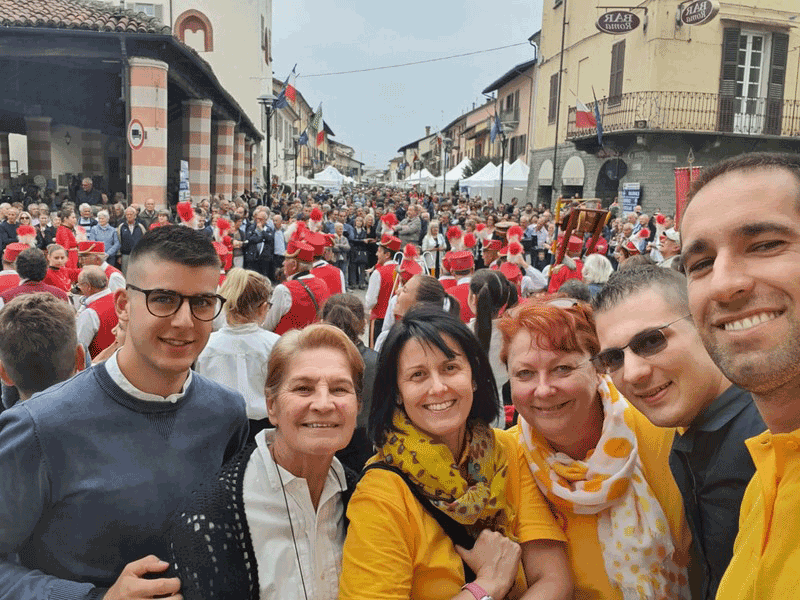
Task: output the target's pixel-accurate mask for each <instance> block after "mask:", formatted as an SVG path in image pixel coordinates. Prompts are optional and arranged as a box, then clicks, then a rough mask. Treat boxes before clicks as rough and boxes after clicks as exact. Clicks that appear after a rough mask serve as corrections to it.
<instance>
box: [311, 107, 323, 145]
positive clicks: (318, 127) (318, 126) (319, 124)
mask: <svg viewBox="0 0 800 600" xmlns="http://www.w3.org/2000/svg"><path fill="white" fill-rule="evenodd" d="M311 124H312V126H313V127H314V131H316V132H317V146H318V147H319V145H320V144H322V142H323V140H324V139H325V121H323V120H322V102H320V103H319V108H318V109H317V112H316V113H314V119H313V120H312V121H311Z"/></svg>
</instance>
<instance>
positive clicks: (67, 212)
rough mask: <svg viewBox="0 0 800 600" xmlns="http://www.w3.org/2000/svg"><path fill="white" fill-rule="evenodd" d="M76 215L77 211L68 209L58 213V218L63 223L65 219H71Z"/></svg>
mask: <svg viewBox="0 0 800 600" xmlns="http://www.w3.org/2000/svg"><path fill="white" fill-rule="evenodd" d="M74 214H75V209H74V208H70V207H67V208H62V209H61V212H60V213H58V216H59V218H60V219H61V220H62V221H63V220H64V219H69V218H70V217H71V216H72V215H74Z"/></svg>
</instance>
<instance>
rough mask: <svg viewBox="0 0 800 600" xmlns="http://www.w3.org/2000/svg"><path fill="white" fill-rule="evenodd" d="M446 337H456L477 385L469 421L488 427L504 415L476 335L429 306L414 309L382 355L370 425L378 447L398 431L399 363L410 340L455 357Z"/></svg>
mask: <svg viewBox="0 0 800 600" xmlns="http://www.w3.org/2000/svg"><path fill="white" fill-rule="evenodd" d="M443 335H446V336H448V337H450V338H452V339H453V340H454V341H455V342H456V344H458V346H459V347H460V348H461V352H463V353H464V356H465V357H466V358H467V360H468V361H469V366H470V369H471V370H472V380H473V381H474V382H475V384H476V386H477V389H476V390H475V392H474V394H473V396H472V397H473V400H472V408H471V409H470V412H469V416H468V417H467V418H468V420H470V421H480V422H482V423H484V424H486V425H488V424H490V423H491V422H492V421H493V420H494V419H496V418H497V416H498V415H499V414H500V400H499V397H498V395H497V384H496V383H495V379H494V374H493V373H492V367H491V365H490V364H489V358H488V357H487V356H486V353H485V352H484V351H483V350H481V349H480V348H479V346H478V340H477V339H476V338H475V335H474V334H473V333H472V331H470V329H469V328H468V327H467V326H466V325H465V324H464V323H463V322H461V320H460V319H459V318H458V317H455V316H453V315H451V314H449V313H446V312H444V311H443V310H442V309H441V308H436V307H434V306H431V305H428V304H426V305H422V306H419V307H415V308H413V309H411V310H410V311H408V312H407V313H406V315H405V317H403V320H402V321H400V322H398V323H395V324H394V325H393V326H392V328H391V330H390V331H389V335H388V337H387V338H386V341H385V342H384V344H383V347H382V348H381V352H380V355H379V356H378V368H377V371H376V375H375V384H374V387H373V389H372V402H371V403H370V407H371V408H370V413H369V421H368V422H367V431H368V433H369V436H370V439H371V440H372V442H373V443H374V444H375V445H377V446H382V445H383V444H384V442H385V441H386V437H387V435H388V434H389V432H390V431H394V430H395V428H394V426H393V425H392V418H393V416H394V411H395V408H396V407H397V406H398V394H399V390H398V389H397V361H398V358H399V356H400V352H401V350H402V349H403V347H404V346H405V345H406V343H407V342H408V341H409V340H411V339H415V340H417V341H419V342H422V343H424V344H430V345H431V346H433V347H434V348H438V349H439V350H441V351H442V352H443V353H444V354H445V356H447V357H448V358H452V357H453V352H452V350H450V347H449V346H448V345H447V343H446V342H445V340H444V337H443Z"/></svg>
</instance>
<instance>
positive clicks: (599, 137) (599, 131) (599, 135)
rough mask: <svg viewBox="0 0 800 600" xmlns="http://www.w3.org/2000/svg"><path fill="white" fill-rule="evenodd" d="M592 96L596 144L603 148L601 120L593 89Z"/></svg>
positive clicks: (598, 104)
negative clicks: (595, 122) (595, 123)
mask: <svg viewBox="0 0 800 600" xmlns="http://www.w3.org/2000/svg"><path fill="white" fill-rule="evenodd" d="M592 96H594V119H595V121H597V143H598V144H600V147H601V148H602V147H603V119H602V118H601V117H600V103H599V102H597V96H595V95H594V88H592Z"/></svg>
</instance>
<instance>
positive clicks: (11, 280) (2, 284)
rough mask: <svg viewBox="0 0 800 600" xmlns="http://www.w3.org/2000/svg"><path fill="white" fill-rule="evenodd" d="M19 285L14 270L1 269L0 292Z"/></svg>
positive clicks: (17, 276)
mask: <svg viewBox="0 0 800 600" xmlns="http://www.w3.org/2000/svg"><path fill="white" fill-rule="evenodd" d="M18 285H19V275H17V272H16V271H3V272H2V273H0V294H1V293H3V292H5V291H6V290H10V289H11V288H15V287H17V286H18Z"/></svg>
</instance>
